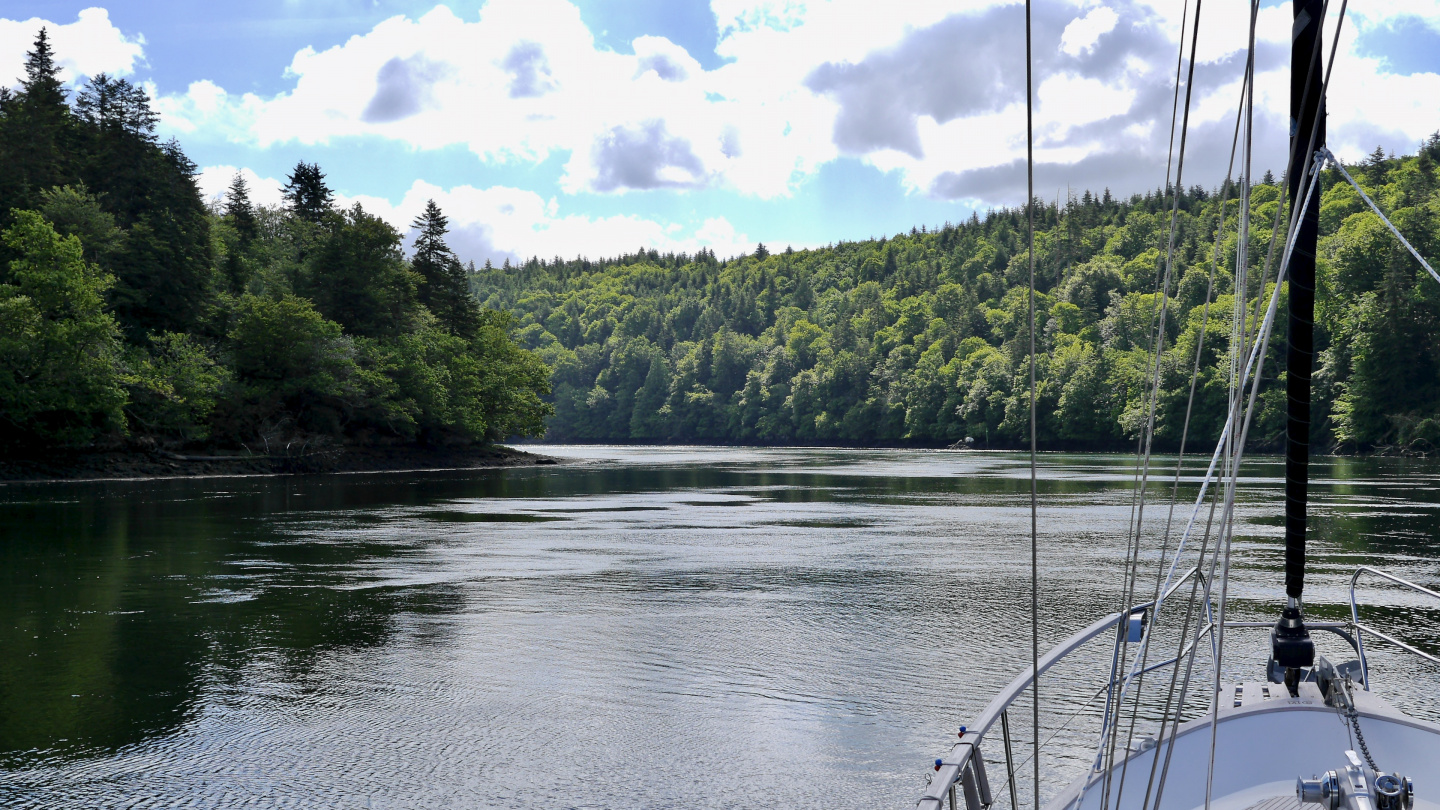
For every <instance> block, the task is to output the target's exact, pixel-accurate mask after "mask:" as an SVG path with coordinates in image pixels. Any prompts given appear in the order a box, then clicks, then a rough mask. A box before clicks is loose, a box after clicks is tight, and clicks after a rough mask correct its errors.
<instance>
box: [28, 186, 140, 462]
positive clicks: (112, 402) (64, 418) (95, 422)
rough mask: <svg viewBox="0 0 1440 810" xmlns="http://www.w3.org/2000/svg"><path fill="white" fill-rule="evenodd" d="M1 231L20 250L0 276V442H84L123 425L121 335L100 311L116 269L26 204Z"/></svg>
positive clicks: (111, 320) (77, 443) (71, 443)
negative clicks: (92, 257) (88, 258)
mask: <svg viewBox="0 0 1440 810" xmlns="http://www.w3.org/2000/svg"><path fill="white" fill-rule="evenodd" d="M13 218H14V224H13V225H11V226H10V227H9V228H8V229H7V230H6V231H5V232H4V235H3V238H4V243H5V245H6V247H8V248H9V249H10V251H11V252H12V253H13V254H15V255H17V256H18V258H16V259H14V260H12V261H11V262H10V266H9V268H8V272H7V273H5V274H4V275H3V276H0V442H3V443H4V444H5V445H8V446H25V445H33V444H37V443H42V444H57V445H83V444H86V443H88V442H91V441H93V440H94V439H95V438H96V437H98V436H100V435H102V434H105V433H107V432H112V431H118V430H123V426H124V424H125V422H124V417H123V415H122V412H121V408H122V406H123V405H124V403H125V392H124V390H123V389H122V387H121V366H120V358H119V353H120V339H119V331H118V329H117V328H116V325H115V320H114V319H113V318H112V317H110V315H109V314H107V313H106V312H105V299H104V295H105V292H106V290H108V289H109V288H110V286H111V285H112V284H113V283H114V279H113V278H111V277H110V276H109V275H108V274H106V273H104V272H102V271H101V270H100V269H99V268H97V267H96V266H95V265H93V264H87V263H86V262H85V261H84V258H83V256H82V252H81V247H80V240H78V239H76V238H75V237H73V236H66V237H62V236H60V235H59V234H57V233H56V232H55V229H54V228H52V227H51V226H50V224H49V223H47V222H46V221H45V220H44V219H43V218H41V216H40V215H39V214H37V213H35V212H33V211H20V212H16V213H15V214H14V216H13Z"/></svg>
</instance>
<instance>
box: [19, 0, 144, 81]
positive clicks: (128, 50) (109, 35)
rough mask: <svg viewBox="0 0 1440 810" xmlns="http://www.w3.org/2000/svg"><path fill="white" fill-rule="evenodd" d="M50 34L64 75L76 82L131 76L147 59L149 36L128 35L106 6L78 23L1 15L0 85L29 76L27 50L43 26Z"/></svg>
mask: <svg viewBox="0 0 1440 810" xmlns="http://www.w3.org/2000/svg"><path fill="white" fill-rule="evenodd" d="M41 28H45V29H47V31H48V32H49V34H50V44H51V47H53V48H54V49H55V61H56V62H57V63H58V64H59V65H60V68H61V78H62V79H63V80H64V81H66V82H67V83H68V82H74V81H76V80H78V79H79V78H81V77H83V76H94V75H96V74H99V73H109V74H110V75H112V76H129V75H131V74H133V73H134V72H135V66H136V64H137V63H139V62H142V61H144V59H145V37H143V36H141V35H139V34H136V35H134V36H126V35H125V33H124V32H123V31H121V30H120V29H119V28H116V27H115V24H114V23H112V22H111V21H110V12H108V11H106V10H105V9H103V8H87V9H85V10H84V11H81V12H80V13H79V14H78V15H77V16H76V19H75V22H72V23H65V24H63V25H62V24H57V23H54V22H52V21H50V20H43V19H40V18H39V17H31V18H30V19H28V20H7V19H3V18H0V85H8V86H10V87H15V86H17V85H18V84H19V79H20V77H22V76H24V75H25V53H26V52H27V51H29V50H30V48H31V47H32V46H33V45H34V44H35V37H36V35H37V34H39V33H40V29H41Z"/></svg>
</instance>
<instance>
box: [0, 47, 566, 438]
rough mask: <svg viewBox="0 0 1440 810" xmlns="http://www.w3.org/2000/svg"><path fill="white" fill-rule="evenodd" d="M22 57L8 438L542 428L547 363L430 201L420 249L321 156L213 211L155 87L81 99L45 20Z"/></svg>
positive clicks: (2, 305) (9, 239)
mask: <svg viewBox="0 0 1440 810" xmlns="http://www.w3.org/2000/svg"><path fill="white" fill-rule="evenodd" d="M25 69H26V75H25V78H24V79H22V81H21V85H20V90H19V92H18V93H17V92H11V91H9V90H3V91H0V227H4V228H8V230H5V231H4V235H5V238H4V240H3V242H0V267H7V268H8V271H5V272H0V441H3V443H4V444H5V445H6V446H13V447H26V448H28V449H30V450H38V449H43V448H45V447H52V446H56V445H72V446H94V445H96V444H98V443H102V442H105V441H112V440H119V439H122V438H124V437H125V436H126V435H127V434H128V435H129V436H130V437H132V438H135V439H144V440H146V441H147V442H149V441H154V442H160V443H165V444H171V445H184V444H187V443H188V444H195V443H209V444H219V445H230V446H236V445H240V446H246V447H252V448H255V449H260V450H263V451H265V452H293V451H294V450H295V449H296V448H305V447H311V446H314V445H315V444H317V443H318V444H325V443H327V442H334V441H349V442H396V441H401V442H404V441H422V442H456V441H459V442H472V441H479V442H487V441H496V440H500V439H504V438H506V437H509V436H514V435H536V434H539V433H541V432H543V430H544V419H545V417H546V416H547V415H549V413H550V412H551V406H550V405H549V404H548V403H547V402H545V401H544V399H543V398H544V397H545V396H546V395H548V394H549V392H550V388H549V382H548V378H549V374H550V369H549V367H548V366H546V365H545V364H544V363H543V362H542V361H541V360H540V359H539V358H538V357H537V356H536V355H535V354H534V353H532V352H529V351H527V350H525V349H523V348H521V347H520V346H518V345H517V344H516V343H515V341H514V340H513V339H512V337H511V330H510V318H509V316H508V315H506V314H504V313H499V312H482V311H481V310H480V308H479V307H478V306H477V304H476V302H475V301H474V299H473V298H472V297H471V296H470V293H469V290H468V287H467V286H466V285H467V283H468V279H467V278H466V275H465V271H464V270H463V268H461V267H460V264H459V262H458V260H456V258H455V256H454V253H453V252H452V251H451V250H450V248H449V247H448V246H447V245H446V244H445V241H444V236H445V232H446V220H445V217H444V214H443V213H441V212H440V210H439V208H438V207H437V206H435V205H434V204H433V203H432V204H431V205H430V206H428V207H427V209H426V213H425V217H424V218H423V222H424V223H425V225H424V227H422V229H421V231H422V232H421V238H420V240H419V243H418V244H417V245H416V258H415V259H414V260H413V261H407V260H406V258H405V255H404V251H403V244H402V239H401V235H400V233H399V232H398V231H396V230H395V228H393V227H391V226H390V225H389V224H387V223H386V222H384V221H383V220H381V219H379V218H378V217H375V216H373V215H371V214H369V213H367V212H366V211H365V210H364V209H363V208H361V207H360V206H359V205H356V206H353V207H352V208H350V209H348V210H346V211H336V210H334V208H333V207H332V201H333V193H332V192H331V191H330V189H329V187H328V186H327V185H326V182H325V174H324V172H322V171H321V170H320V167H319V166H317V165H315V164H312V163H304V162H302V163H300V164H299V165H298V166H296V169H295V171H294V172H293V173H292V175H291V177H290V184H289V186H287V188H286V198H287V202H288V205H287V206H285V207H283V208H278V207H277V208H266V207H263V206H256V205H255V204H254V203H253V202H252V201H251V200H250V197H249V189H248V187H247V186H246V184H245V181H244V179H243V178H241V177H239V176H238V175H237V176H236V178H235V179H234V181H233V182H232V183H231V185H230V189H229V192H228V193H227V195H226V199H225V202H224V205H223V206H217V208H216V209H215V210H213V211H212V210H210V209H209V208H208V207H207V206H206V205H205V203H204V201H203V200H201V198H200V193H199V190H198V188H197V187H196V184H195V173H196V167H195V165H194V164H193V163H192V162H191V161H190V160H189V159H188V158H187V157H186V156H185V154H184V152H183V151H182V150H181V149H180V146H179V145H178V144H177V143H175V142H174V141H171V142H169V143H163V144H162V143H158V142H157V141H156V139H155V135H154V129H155V123H156V120H157V116H156V115H155V113H154V112H153V111H152V110H151V108H150V102H149V98H148V97H147V95H146V93H145V91H144V89H143V88H141V87H138V86H136V85H132V84H130V83H129V82H127V81H125V80H123V79H113V78H111V77H109V76H106V75H103V74H102V75H99V76H96V77H94V78H93V79H90V80H89V81H88V82H86V83H85V84H84V86H82V87H81V88H79V91H78V93H77V94H76V95H75V98H74V99H73V104H72V100H71V99H70V98H69V92H68V91H67V89H66V88H65V87H64V85H62V84H61V82H60V80H59V79H58V75H59V69H58V68H57V67H56V65H55V62H54V58H53V54H52V53H51V51H50V46H49V40H48V34H46V33H45V32H44V31H42V32H41V35H40V37H39V38H38V39H37V41H36V43H35V48H34V50H33V51H31V53H30V54H29V55H28V57H27V60H26V64H25ZM111 313H113V315H112V314H111Z"/></svg>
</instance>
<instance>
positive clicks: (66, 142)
mask: <svg viewBox="0 0 1440 810" xmlns="http://www.w3.org/2000/svg"><path fill="white" fill-rule="evenodd" d="M73 123H74V122H73V120H72V116H71V114H70V106H69V104H67V103H66V91H65V85H64V83H62V82H61V81H60V68H59V66H58V65H56V64H55V52H54V50H53V49H52V48H51V47H50V36H49V33H48V32H47V31H46V30H45V29H44V28H41V29H40V33H39V35H38V36H36V38H35V46H34V50H32V51H29V52H28V53H26V54H25V77H24V78H22V79H21V80H20V91H19V92H18V93H16V94H14V95H12V96H10V97H9V99H8V100H7V101H6V102H5V107H4V115H3V117H0V199H4V200H5V201H6V204H5V205H4V206H3V207H0V208H3V210H0V224H4V223H8V222H10V216H11V214H10V210H11V209H12V208H34V207H35V205H36V204H37V202H38V199H39V194H40V192H41V191H43V190H45V189H48V188H51V187H52V186H63V185H66V184H68V183H71V182H73V181H74V180H76V179H77V178H76V177H75V176H74V157H73V156H74V152H75V150H74V148H73V147H74V140H75V138H74V134H75V133H74V126H73Z"/></svg>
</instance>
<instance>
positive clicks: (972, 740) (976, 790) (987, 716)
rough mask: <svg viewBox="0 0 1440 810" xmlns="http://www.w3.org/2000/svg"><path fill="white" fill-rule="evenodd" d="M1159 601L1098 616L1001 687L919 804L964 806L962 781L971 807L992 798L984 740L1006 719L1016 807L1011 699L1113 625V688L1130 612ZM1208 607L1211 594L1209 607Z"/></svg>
mask: <svg viewBox="0 0 1440 810" xmlns="http://www.w3.org/2000/svg"><path fill="white" fill-rule="evenodd" d="M1191 577H1199V578H1200V580H1201V583H1202V584H1203V583H1204V575H1203V574H1201V573H1200V571H1199V569H1197V568H1191V569H1190V570H1189V571H1187V572H1186V573H1185V575H1184V576H1182V577H1180V578H1179V579H1178V580H1176V581H1175V582H1174V584H1172V585H1171V586H1170V587H1169V588H1168V589H1167V590H1166V591H1165V593H1163V594H1161V596H1160V599H1159V600H1157V601H1159V602H1164V601H1165V600H1166V599H1168V598H1170V595H1171V594H1173V593H1174V592H1175V591H1176V590H1177V589H1178V588H1179V587H1180V586H1181V585H1183V584H1185V582H1187V581H1188V580H1189V579H1190V578H1191ZM1204 592H1205V593H1207V594H1208V592H1209V588H1204ZM1154 605H1155V602H1144V603H1142V604H1137V605H1135V606H1134V607H1132V608H1130V610H1129V611H1118V612H1115V613H1112V614H1110V615H1109V616H1106V617H1104V618H1103V619H1100V620H1098V621H1096V622H1095V623H1093V624H1091V625H1089V626H1088V627H1086V628H1084V629H1083V630H1080V631H1079V632H1077V633H1075V634H1074V635H1072V636H1070V637H1069V638H1067V639H1065V640H1064V641H1062V642H1060V643H1059V644H1057V645H1055V646H1054V647H1052V648H1051V649H1050V651H1049V652H1047V653H1045V655H1043V656H1041V658H1040V660H1039V661H1038V662H1037V663H1038V666H1037V667H1036V669H1037V672H1035V673H1032V672H1031V671H1030V670H1029V669H1028V668H1027V669H1026V670H1025V671H1023V672H1021V673H1020V674H1019V675H1017V676H1015V679H1014V680H1012V681H1011V682H1010V683H1009V685H1007V686H1006V687H1005V688H1004V689H1002V690H1000V692H999V694H997V695H996V696H995V697H994V698H993V699H992V700H991V701H990V703H989V705H987V706H986V707H985V710H984V711H982V712H981V713H980V715H979V717H977V718H976V720H975V721H974V725H967V726H963V727H962V728H964V729H965V730H964V732H963V733H962V734H961V736H960V741H959V742H957V743H955V744H954V745H953V746H952V747H951V748H950V753H949V755H948V756H945V757H941V758H939V759H937V760H935V775H934V776H933V777H931V779H930V784H929V785H928V786H927V787H926V789H925V793H924V795H922V796H921V797H920V800H919V801H918V802H917V803H916V804H917V805H918V807H919V808H920V810H941V809H942V808H943V807H944V804H945V801H946V799H947V798H948V799H949V801H950V807H951V808H952V810H958V806H959V805H958V804H957V801H958V800H959V797H958V796H957V795H956V787H957V785H958V786H959V788H960V789H961V790H962V791H963V792H964V793H965V800H966V806H967V807H970V808H979V807H985V806H988V805H990V804H991V803H992V800H993V795H992V794H991V791H990V787H989V780H988V778H987V774H986V773H985V760H984V757H983V756H981V754H980V744H981V742H983V741H984V739H985V735H986V734H988V733H989V732H990V730H991V729H992V728H994V726H995V723H996V722H997V721H998V722H999V723H1000V724H1001V731H1002V733H1003V738H1004V745H1005V770H1006V776H1007V781H1008V783H1009V787H1010V801H1011V806H1012V807H1014V806H1017V805H1016V804H1015V766H1014V761H1015V760H1014V758H1013V757H1012V756H1011V746H1010V722H1009V715H1008V710H1009V708H1010V704H1012V703H1014V702H1015V700H1016V699H1017V698H1019V697H1020V695H1022V694H1024V692H1025V690H1026V689H1027V688H1029V687H1030V685H1031V683H1033V681H1034V677H1033V676H1034V675H1036V674H1043V673H1045V672H1046V671H1048V670H1049V669H1050V668H1051V667H1053V666H1055V664H1057V663H1059V662H1060V661H1061V660H1063V659H1065V658H1066V657H1067V656H1069V655H1070V654H1071V653H1073V652H1075V651H1076V650H1077V649H1079V648H1081V647H1083V646H1085V644H1086V643H1088V642H1090V641H1092V640H1093V639H1094V638H1095V637H1097V636H1099V635H1100V634H1101V633H1104V632H1105V631H1106V630H1110V629H1112V628H1113V629H1114V630H1115V631H1116V638H1115V645H1116V653H1117V657H1116V660H1115V662H1112V664H1111V668H1110V679H1109V681H1108V682H1107V683H1106V685H1105V686H1104V687H1102V688H1104V689H1112V690H1113V687H1114V686H1115V683H1116V677H1117V675H1118V674H1119V673H1118V666H1119V659H1118V653H1119V646H1120V636H1121V634H1122V633H1123V632H1124V631H1125V630H1126V628H1127V626H1128V620H1129V618H1130V617H1131V616H1135V615H1136V614H1143V613H1145V612H1146V611H1147V610H1149V609H1150V608H1152V607H1154ZM1208 607H1209V605H1208V599H1207V605H1206V608H1207V611H1208ZM1200 632H1201V633H1203V632H1205V630H1204V629H1202V630H1201V631H1200ZM1175 660H1177V659H1171V660H1170V661H1165V662H1162V663H1160V664H1157V665H1155V666H1153V667H1147V668H1146V669H1145V671H1146V672H1149V671H1151V670H1153V669H1157V668H1159V667H1162V666H1166V665H1168V664H1172V663H1174V662H1175ZM1136 674H1139V673H1131V675H1128V676H1126V677H1125V678H1124V680H1126V681H1128V680H1129V679H1130V677H1133V676H1134V675H1136ZM1092 699H1093V698H1092ZM1107 714H1108V711H1107Z"/></svg>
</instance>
